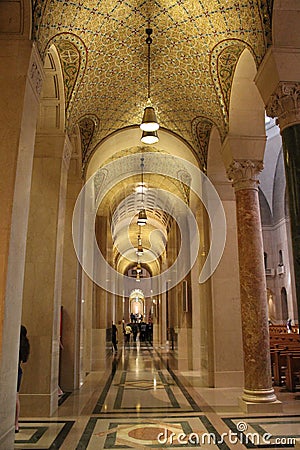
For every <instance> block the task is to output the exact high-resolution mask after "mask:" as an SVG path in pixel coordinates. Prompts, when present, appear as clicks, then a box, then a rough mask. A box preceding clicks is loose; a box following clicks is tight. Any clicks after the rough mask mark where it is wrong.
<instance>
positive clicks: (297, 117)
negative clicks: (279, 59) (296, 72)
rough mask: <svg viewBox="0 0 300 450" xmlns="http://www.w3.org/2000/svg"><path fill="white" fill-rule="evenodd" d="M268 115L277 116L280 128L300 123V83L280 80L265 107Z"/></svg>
mask: <svg viewBox="0 0 300 450" xmlns="http://www.w3.org/2000/svg"><path fill="white" fill-rule="evenodd" d="M266 112H267V115H268V116H269V117H277V124H278V125H279V126H280V130H281V131H283V130H284V129H285V128H287V127H290V126H292V125H296V124H299V123H300V83H298V82H295V83H287V82H281V83H279V84H278V86H277V88H276V90H275V92H274V93H273V94H272V95H271V97H270V100H269V102H268V104H267V107H266Z"/></svg>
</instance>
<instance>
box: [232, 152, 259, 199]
mask: <svg viewBox="0 0 300 450" xmlns="http://www.w3.org/2000/svg"><path fill="white" fill-rule="evenodd" d="M263 167H264V166H263V162H262V161H251V160H248V159H246V160H233V161H232V163H231V164H230V166H229V167H228V169H227V176H228V178H229V179H230V180H231V181H232V186H233V187H234V189H235V191H239V190H241V189H255V190H258V184H259V180H258V175H259V173H260V172H261V171H262V169H263Z"/></svg>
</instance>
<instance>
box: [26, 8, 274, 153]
mask: <svg viewBox="0 0 300 450" xmlns="http://www.w3.org/2000/svg"><path fill="white" fill-rule="evenodd" d="M33 6H34V26H33V37H34V39H35V40H36V41H37V44H38V47H39V50H40V52H41V54H42V55H45V52H46V51H47V49H48V47H49V44H50V43H53V42H55V39H56V38H57V37H58V36H60V35H62V34H68V33H70V34H72V35H73V36H76V37H77V39H78V42H80V43H81V47H80V48H79V46H78V45H76V43H75V42H73V43H72V45H73V47H72V46H71V44H70V43H69V44H68V45H66V44H62V43H60V44H58V45H57V48H58V51H59V53H60V57H61V60H62V62H63V70H64V75H65V91H66V104H67V117H68V127H69V128H70V129H72V127H74V126H75V125H77V124H78V123H79V122H80V120H82V118H83V117H85V116H87V115H93V116H96V117H97V118H98V120H99V123H100V126H99V127H98V128H95V130H94V135H93V138H92V139H91V141H90V143H89V146H90V151H91V149H92V148H93V147H94V146H95V145H96V144H97V143H98V142H99V141H100V140H102V139H103V138H105V137H106V136H108V135H109V134H110V133H112V132H114V131H115V130H117V129H121V128H123V127H127V126H131V125H138V124H140V122H141V119H142V112H143V108H144V106H145V103H146V100H147V45H146V43H145V40H146V33H145V29H146V27H147V26H148V22H149V24H150V26H151V27H152V28H153V35H152V37H153V44H152V46H151V99H152V103H153V105H154V107H155V110H156V112H157V116H158V119H159V122H160V125H161V127H164V128H166V129H169V130H172V131H173V132H175V133H177V134H178V135H180V136H181V137H182V138H184V139H185V140H186V141H187V142H188V143H189V144H191V145H192V146H193V148H194V149H195V150H196V151H197V152H198V153H199V152H200V153H202V152H203V148H199V139H197V137H195V135H194V132H193V127H192V123H193V121H194V119H195V118H197V117H199V116H201V117H204V118H206V119H207V121H208V122H209V123H212V124H215V125H216V126H217V127H218V128H219V130H220V133H221V136H224V135H225V133H226V124H227V121H228V104H229V96H230V89H231V81H232V75H233V70H234V67H235V65H236V62H237V59H238V57H239V55H240V52H241V51H242V50H243V48H246V47H247V48H250V49H251V51H252V54H253V55H254V58H255V61H256V62H257V63H259V62H260V61H261V60H262V58H263V56H264V54H265V52H266V49H267V47H268V45H269V44H270V36H271V34H270V29H271V28H270V23H271V20H270V11H271V7H272V0H267V1H266V0H265V1H261V0H144V1H141V2H138V1H136V0H86V1H83V0H80V1H79V0H73V1H64V0H44V1H42V0H41V1H38V0H36V1H35V2H34V4H33ZM233 41H235V42H233ZM224 42H226V44H224ZM228 43H229V44H230V45H229V44H228ZM76 49H77V50H76ZM76 52H77V54H76ZM84 58H86V60H85V61H83V59H84ZM67 61H69V62H70V65H69V66H68V64H67ZM76 71H77V72H76ZM196 128H199V127H196ZM85 151H86V152H87V151H88V150H87V149H86V150H85Z"/></svg>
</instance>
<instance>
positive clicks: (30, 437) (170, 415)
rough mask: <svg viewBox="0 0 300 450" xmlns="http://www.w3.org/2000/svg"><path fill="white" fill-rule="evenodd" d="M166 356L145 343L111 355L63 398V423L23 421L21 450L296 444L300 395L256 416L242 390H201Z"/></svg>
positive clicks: (299, 432) (283, 397) (286, 396)
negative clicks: (245, 406) (245, 408)
mask: <svg viewBox="0 0 300 450" xmlns="http://www.w3.org/2000/svg"><path fill="white" fill-rule="evenodd" d="M159 350H160V351H159V352H158V351H157V350H156V349H154V348H153V347H152V346H150V344H148V343H140V342H136V343H131V344H130V345H127V346H126V345H125V346H123V348H121V346H120V348H119V351H118V353H115V354H112V352H111V350H110V349H107V354H108V360H107V364H108V367H109V369H108V370H107V371H106V372H93V373H90V374H89V375H88V376H87V379H86V382H85V383H84V384H83V386H82V387H81V389H80V390H78V391H75V392H74V393H72V394H71V395H68V394H64V396H63V398H62V399H61V400H60V403H61V405H60V406H59V409H58V413H57V415H56V417H52V418H51V419H49V418H45V419H43V418H39V419H36V418H35V419H34V420H31V419H30V418H22V419H21V421H20V432H19V433H18V434H17V435H16V441H15V449H39V450H41V449H43V450H44V449H49V450H50V449H58V448H59V449H61V450H73V449H74V450H75V449H76V450H83V449H88V450H96V449H97V450H99V449H128V448H132V449H147V448H152V449H153V448H182V447H183V448H194V447H195V446H196V447H199V446H200V447H201V448H209V449H214V448H219V449H222V450H225V449H228V448H234V449H242V448H243V449H244V448H295V446H297V443H296V439H299V438H300V414H299V401H300V395H299V393H287V392H284V391H283V390H281V392H277V395H278V398H279V399H280V400H281V401H282V402H283V413H282V414H280V415H274V414H272V415H266V416H262V415H261V414H258V415H255V414H252V415H251V417H250V416H249V415H244V414H243V413H241V410H240V409H239V407H238V397H239V394H242V390H241V391H240V393H239V390H238V388H234V389H231V388H226V389H209V388H203V387H200V378H199V377H193V376H192V372H184V373H180V372H179V371H177V370H174V369H172V368H171V367H172V366H173V365H174V359H173V355H172V352H171V351H170V352H169V351H168V349H165V348H161V349H159ZM170 358H171V359H170ZM266 433H267V434H266ZM279 441H280V442H279ZM296 448H298V447H296Z"/></svg>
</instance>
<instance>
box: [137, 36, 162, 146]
mask: <svg viewBox="0 0 300 450" xmlns="http://www.w3.org/2000/svg"><path fill="white" fill-rule="evenodd" d="M152 31H153V30H152V28H146V34H147V39H146V44H147V45H148V102H147V105H146V107H145V109H144V115H143V120H142V123H141V125H140V128H141V130H143V131H144V132H145V131H146V132H153V131H157V130H158V129H159V123H158V120H157V118H156V114H155V111H154V108H153V106H152V103H151V100H150V97H151V95H150V78H151V77H150V75H151V64H150V62H151V57H150V45H151V44H152V38H151V37H150V36H151V34H152ZM143 138H144V139H145V140H143ZM156 139H157V140H155V141H153V142H152V141H151V142H149V140H146V137H145V136H144V133H143V136H142V142H144V143H145V144H154V143H155V142H158V136H156Z"/></svg>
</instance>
